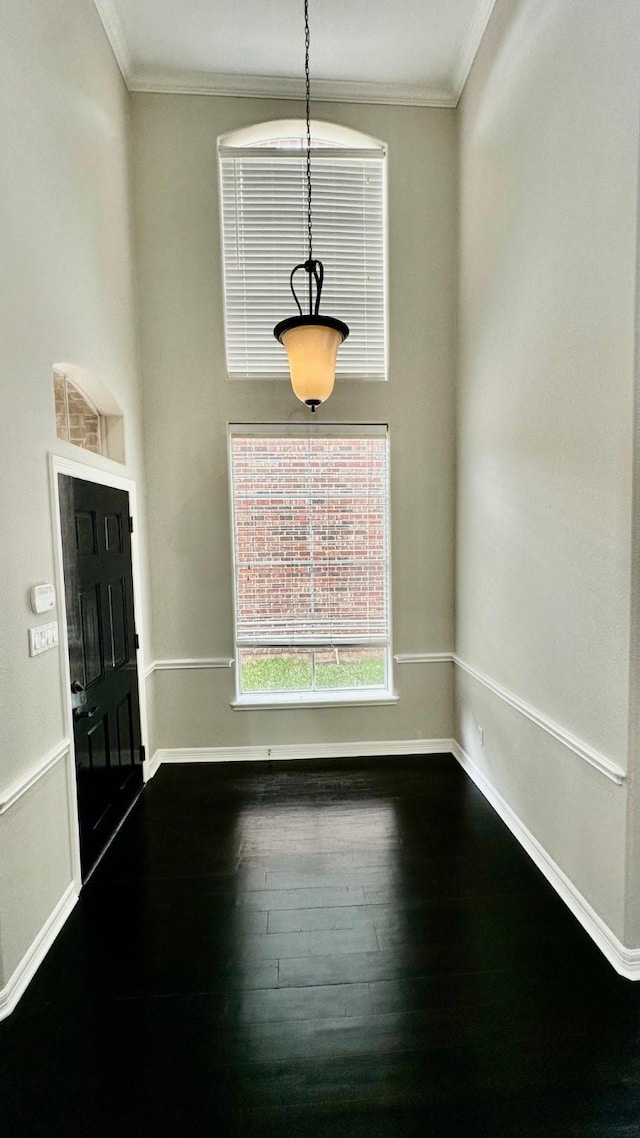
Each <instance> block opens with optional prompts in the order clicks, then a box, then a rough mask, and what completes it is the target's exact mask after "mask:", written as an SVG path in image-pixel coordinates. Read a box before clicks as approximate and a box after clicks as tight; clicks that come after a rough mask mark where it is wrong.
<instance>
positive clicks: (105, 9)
mask: <svg viewBox="0 0 640 1138" xmlns="http://www.w3.org/2000/svg"><path fill="white" fill-rule="evenodd" d="M93 2H94V4H95V6H96V9H97V12H98V15H99V17H100V20H101V22H102V26H103V28H104V30H105V32H106V34H107V39H108V40H109V43H110V44H111V50H112V51H113V54H114V55H115V57H116V63H117V64H118V67H119V68H120V71H121V74H122V78H123V79H124V81H125V83H126V85H127V87H129V77H130V75H131V71H132V60H131V55H130V52H129V48H128V47H127V41H126V39H125V34H124V31H123V28H122V23H121V20H120V16H119V15H118V9H117V6H116V2H115V0H93ZM129 89H130V88H129Z"/></svg>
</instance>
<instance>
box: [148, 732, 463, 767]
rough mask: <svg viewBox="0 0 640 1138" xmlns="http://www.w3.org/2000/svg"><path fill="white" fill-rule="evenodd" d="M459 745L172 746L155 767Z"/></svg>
mask: <svg viewBox="0 0 640 1138" xmlns="http://www.w3.org/2000/svg"><path fill="white" fill-rule="evenodd" d="M454 746H456V744H455V743H454V740H453V739H383V740H381V741H379V742H375V741H370V740H368V741H366V742H358V743H274V744H272V745H271V746H251V747H172V748H167V749H160V750H158V751H156V752H155V754H154V756H153V758H152V760H151V762H152V768H153V769H154V772H155V770H157V768H158V767H159V766H160V765H161V764H162V763H233V762H238V761H240V762H257V761H264V760H265V759H267V760H269V761H271V762H280V761H285V760H287V759H360V758H378V757H380V758H391V757H393V756H394V755H446V754H452V753H453V748H454Z"/></svg>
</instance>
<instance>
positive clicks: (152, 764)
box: [144, 751, 161, 785]
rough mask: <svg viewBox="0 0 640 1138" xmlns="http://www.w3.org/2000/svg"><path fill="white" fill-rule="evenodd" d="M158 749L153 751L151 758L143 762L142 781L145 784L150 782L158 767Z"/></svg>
mask: <svg viewBox="0 0 640 1138" xmlns="http://www.w3.org/2000/svg"><path fill="white" fill-rule="evenodd" d="M160 762H161V760H160V751H155V752H154V754H153V755H152V756H151V758H150V759H149V760H148V762H146V763H145V764H144V781H145V785H146V784H147V783H148V782H151V779H152V778H153V776H154V775H155V774H157V773H158V770H159V769H160Z"/></svg>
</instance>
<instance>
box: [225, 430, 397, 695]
mask: <svg viewBox="0 0 640 1138" xmlns="http://www.w3.org/2000/svg"><path fill="white" fill-rule="evenodd" d="M230 472H231V497H232V507H233V547H234V582H235V628H236V661H237V664H236V676H237V699H236V703H237V704H238V705H240V706H242V705H247V706H248V705H260V704H262V705H264V704H265V703H292V704H293V703H300V702H306V701H309V702H312V703H319V702H336V701H337V702H360V701H366V700H374V701H375V700H384V699H385V698H386V699H393V698H395V697H394V696H393V694H392V691H391V666H390V659H391V657H390V635H389V462H388V443H387V429H386V427H383V426H367V427H361V426H358V427H347V426H345V427H335V426H331V427H325V426H316V425H315V424H314V426H313V427H311V426H310V425H309V426H305V427H295V428H294V427H289V426H282V427H279V426H275V427H274V426H268V427H267V426H237V427H232V428H231V431H230Z"/></svg>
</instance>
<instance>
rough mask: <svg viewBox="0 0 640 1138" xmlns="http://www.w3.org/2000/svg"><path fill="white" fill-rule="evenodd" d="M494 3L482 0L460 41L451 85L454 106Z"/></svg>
mask: <svg viewBox="0 0 640 1138" xmlns="http://www.w3.org/2000/svg"><path fill="white" fill-rule="evenodd" d="M495 4H496V0H482V3H481V4H479V5H478V7H477V8H476V11H475V15H474V17H473V19H472V21H471V23H470V24H469V30H468V31H467V34H466V36H465V37H464V40H463V41H462V47H461V48H460V53H459V55H458V58H457V60H456V64H455V67H454V69H453V87H454V91H455V102H454V104H453V105H454V106H457V105H458V101H459V99H460V96H461V95H462V92H463V91H464V86H465V83H466V82H467V79H468V78H469V72H470V71H471V68H472V67H473V62H474V60H475V58H476V55H477V54H478V50H479V48H480V44H481V43H482V39H483V36H484V33H485V32H486V30H487V25H488V23H489V20H490V19H491V13H492V12H493V9H494V8H495Z"/></svg>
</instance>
